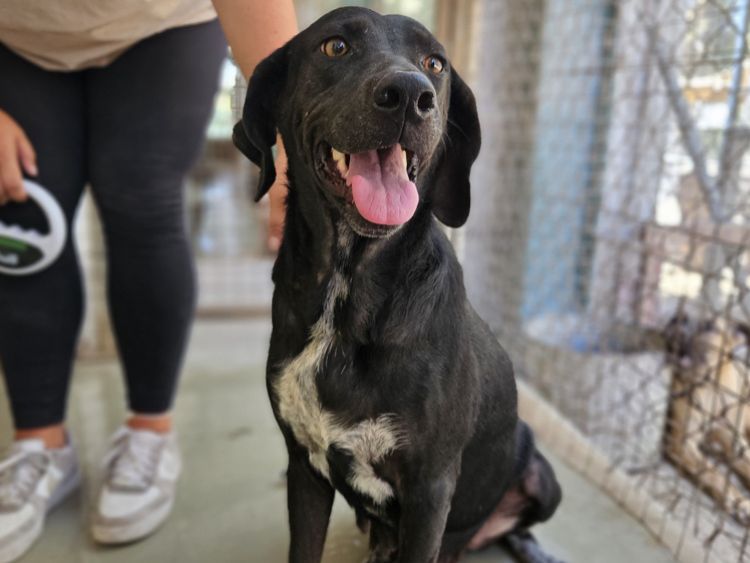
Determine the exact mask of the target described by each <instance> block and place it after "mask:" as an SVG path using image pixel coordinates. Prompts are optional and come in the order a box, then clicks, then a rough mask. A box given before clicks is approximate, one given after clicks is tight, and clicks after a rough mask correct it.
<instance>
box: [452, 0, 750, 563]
mask: <svg viewBox="0 0 750 563" xmlns="http://www.w3.org/2000/svg"><path fill="white" fill-rule="evenodd" d="M481 10H482V14H481V18H480V20H479V21H480V22H481V23H480V25H479V29H478V34H477V35H478V38H477V46H478V49H477V53H478V64H477V69H478V72H477V75H476V80H475V86H476V91H477V93H478V101H479V106H480V117H481V119H482V124H483V132H484V137H485V142H484V147H485V148H484V152H483V154H482V155H481V156H480V160H479V162H478V164H477V167H476V170H475V173H474V182H473V201H475V202H481V204H480V205H475V206H474V209H473V210H472V218H471V219H470V224H469V226H468V228H467V233H466V240H465V251H464V256H463V258H464V268H465V271H466V278H467V284H468V286H469V290H470V295H471V297H472V300H473V301H474V302H475V305H476V306H477V307H478V309H479V310H481V311H483V312H484V315H485V316H486V317H488V321H490V323H491V325H492V326H493V328H494V329H496V331H497V332H498V335H499V337H500V339H501V341H502V342H503V343H504V344H506V346H507V347H508V348H509V351H510V353H511V355H512V356H513V357H514V360H515V363H516V365H517V366H518V369H519V371H520V374H521V377H522V378H523V381H524V382H526V383H527V384H528V385H529V386H530V387H531V388H533V390H535V391H536V392H537V393H538V394H539V395H541V396H542V397H543V398H544V399H546V401H548V402H549V403H550V404H551V405H552V406H553V407H554V409H556V410H557V411H558V413H559V414H561V415H563V416H564V417H565V418H566V419H567V420H568V421H569V422H570V423H572V427H573V431H574V432H575V433H577V435H578V436H579V437H580V438H582V440H583V442H585V443H586V445H587V446H588V447H589V448H588V449H586V450H585V452H584V451H583V450H581V449H580V448H575V449H574V448H571V449H569V450H568V451H567V452H563V453H564V455H565V457H567V458H568V459H569V460H570V461H572V462H573V463H574V464H575V465H577V466H578V467H580V468H582V469H584V470H585V469H586V465H587V464H597V463H599V462H600V461H601V460H604V464H603V466H602V470H601V471H600V472H599V474H598V476H596V478H597V479H598V480H600V482H602V483H603V484H604V483H605V482H606V481H607V480H608V479H610V480H611V479H612V478H613V475H615V474H617V475H618V476H619V477H618V481H619V482H620V485H621V487H620V488H621V490H620V491H619V492H618V493H617V494H618V498H620V500H623V499H625V498H626V497H627V496H628V495H631V496H633V495H640V496H641V497H644V498H645V501H644V502H640V503H632V502H631V503H628V502H625V500H623V502H624V503H625V504H628V505H629V507H630V508H631V510H633V511H634V512H635V513H636V514H635V515H636V516H637V517H639V518H641V519H642V520H643V521H644V523H646V524H647V525H648V526H649V528H650V529H651V530H652V531H653V532H654V533H655V534H656V535H657V536H659V537H660V538H661V539H662V540H663V541H665V543H667V544H668V545H669V547H670V548H671V549H672V550H673V551H674V552H675V554H677V555H678V557H680V558H683V559H689V558H697V560H718V561H744V560H748V558H750V541H749V540H750V536H749V535H748V534H749V532H748V530H749V529H750V528H749V526H750V510H749V509H750V488H749V487H750V445H749V444H750V442H749V440H750V356H749V355H748V349H749V346H748V344H749V338H750V330H748V322H749V321H750V295H749V294H748V281H750V278H749V277H748V276H749V275H750V247H749V246H748V242H750V213H749V211H750V168H749V167H750V161H748V159H747V158H746V152H747V148H748V146H749V145H750V141H749V140H748V136H749V135H748V133H750V123H749V122H748V119H749V118H750V100H748V97H747V93H748V86H747V80H748V70H749V69H750V66H749V64H748V57H747V31H748V17H749V14H748V3H747V2H746V1H730V0H698V1H696V0H622V1H612V0H547V1H546V2H542V1H541V0H540V1H534V0H532V1H530V2H521V1H517V2H515V1H510V2H483V3H481ZM556 431H557V430H556V429H554V428H553V429H543V432H546V433H547V434H548V435H549V434H552V435H554V433H555V432H556ZM573 458H575V459H573ZM584 458H585V459H584ZM696 552H697V553H696Z"/></svg>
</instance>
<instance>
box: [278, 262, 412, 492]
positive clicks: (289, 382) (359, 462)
mask: <svg viewBox="0 0 750 563" xmlns="http://www.w3.org/2000/svg"><path fill="white" fill-rule="evenodd" d="M347 296H348V286H347V284H346V281H345V280H344V278H343V276H342V275H341V274H340V273H338V272H335V273H334V274H333V276H332V278H331V282H330V283H329V287H328V295H327V298H326V303H325V306H324V309H323V314H322V315H321V317H320V318H319V319H318V321H317V322H316V323H315V324H314V325H313V327H312V330H311V335H310V340H309V342H308V344H307V346H305V348H304V350H302V352H301V353H300V354H299V355H297V356H296V357H295V358H293V359H292V360H291V361H289V362H287V363H286V364H285V365H284V366H283V367H282V370H281V375H280V376H279V378H278V380H277V382H276V384H275V391H276V395H277V398H278V409H279V414H280V416H281V418H282V419H283V420H284V422H286V424H288V425H289V427H290V428H291V430H292V432H293V433H294V436H295V438H296V439H297V441H298V442H299V443H300V444H302V445H303V446H304V447H305V448H307V450H308V452H309V455H310V463H311V464H312V466H313V467H315V469H317V470H318V471H319V472H320V473H321V474H322V475H323V476H325V477H326V478H327V479H328V480H329V481H330V468H329V464H328V459H327V452H328V449H329V448H330V447H332V446H335V447H337V448H338V449H341V450H344V451H346V452H348V453H349V454H351V456H352V459H353V462H352V465H351V472H350V474H349V475H348V476H347V477H346V478H347V481H348V483H349V485H350V486H351V487H352V488H353V489H354V490H356V491H358V492H360V493H362V494H365V495H367V496H368V497H370V498H371V499H372V500H373V501H374V502H375V503H376V504H382V503H383V502H385V501H386V500H388V499H389V498H391V497H392V496H393V489H392V487H391V485H390V484H389V483H388V482H386V481H384V480H383V479H381V478H379V477H378V476H377V474H376V473H375V470H374V468H373V464H375V463H377V462H379V461H381V460H383V458H385V456H386V455H388V454H389V453H390V452H392V451H394V450H395V449H397V448H398V447H399V442H400V432H399V425H398V422H397V420H396V417H395V415H391V414H383V415H380V416H378V417H377V418H374V419H368V420H364V421H361V422H359V423H357V424H354V425H349V426H345V425H343V424H340V423H339V422H338V421H337V420H336V416H335V415H334V414H333V413H331V412H327V411H325V410H324V409H323V408H322V407H321V404H320V398H319V396H318V389H317V386H316V381H315V379H316V376H317V374H318V371H319V369H320V367H321V366H322V364H323V362H324V361H325V358H326V355H327V354H328V352H329V350H330V349H331V347H332V346H333V344H334V340H335V338H336V336H335V331H334V328H333V310H334V307H335V304H336V301H337V300H339V299H346V297H347Z"/></svg>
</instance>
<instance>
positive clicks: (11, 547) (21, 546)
mask: <svg viewBox="0 0 750 563" xmlns="http://www.w3.org/2000/svg"><path fill="white" fill-rule="evenodd" d="M80 484H81V470H80V468H79V467H76V470H75V473H73V474H72V475H71V476H70V477H68V479H67V480H66V481H65V482H63V483H61V484H60V486H59V487H57V489H56V490H55V492H54V494H53V495H52V496H51V497H50V499H49V501H48V502H47V508H46V511H45V513H46V514H49V512H50V511H52V510H53V509H54V508H55V507H56V506H58V505H59V504H60V503H61V502H62V501H63V500H65V499H66V498H67V497H68V496H69V495H70V494H71V493H72V492H73V491H75V490H76V489H77V488H78V486H79V485H80ZM43 529H44V518H37V519H36V520H35V521H34V522H33V523H32V525H31V527H30V528H29V529H28V531H25V532H23V533H21V534H19V536H18V537H17V538H16V539H15V540H13V541H12V542H10V543H9V544H8V545H6V546H5V547H4V548H2V549H0V563H11V562H12V561H15V560H17V559H18V558H20V557H22V556H23V555H24V554H25V553H26V552H27V551H28V550H29V549H30V548H31V546H32V545H34V542H36V540H37V539H38V538H39V536H40V535H41V534H42V530H43Z"/></svg>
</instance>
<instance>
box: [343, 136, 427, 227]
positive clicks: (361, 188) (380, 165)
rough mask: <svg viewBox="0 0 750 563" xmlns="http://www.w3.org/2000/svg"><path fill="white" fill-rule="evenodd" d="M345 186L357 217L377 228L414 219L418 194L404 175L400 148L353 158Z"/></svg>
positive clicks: (358, 155) (395, 146) (374, 151)
mask: <svg viewBox="0 0 750 563" xmlns="http://www.w3.org/2000/svg"><path fill="white" fill-rule="evenodd" d="M346 181H347V184H349V185H351V187H352V195H353V196H354V205H356V206H357V211H359V213H360V215H362V217H364V218H365V219H367V220H368V221H370V223H375V224H378V225H401V224H403V223H406V222H407V221H408V220H409V219H411V217H412V215H414V211H416V209H417V204H418V203H419V194H418V193H417V187H416V186H415V185H414V182H412V181H410V180H409V177H408V176H407V175H406V167H405V166H404V160H403V157H402V155H401V145H399V144H395V145H393V146H392V147H391V148H389V149H382V150H379V151H377V150H372V151H366V152H360V153H355V154H352V155H351V156H350V158H349V173H348V174H347V176H346Z"/></svg>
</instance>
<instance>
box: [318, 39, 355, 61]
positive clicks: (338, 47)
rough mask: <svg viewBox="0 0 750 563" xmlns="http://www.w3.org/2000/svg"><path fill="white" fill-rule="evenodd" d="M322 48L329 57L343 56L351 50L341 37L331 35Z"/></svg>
mask: <svg viewBox="0 0 750 563" xmlns="http://www.w3.org/2000/svg"><path fill="white" fill-rule="evenodd" d="M320 50H321V51H323V53H325V55H326V56H327V57H341V56H342V55H346V54H347V53H348V52H349V45H348V44H347V42H346V41H344V40H343V39H341V37H331V38H330V39H327V40H326V41H325V42H324V43H323V44H322V45H321V46H320Z"/></svg>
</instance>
